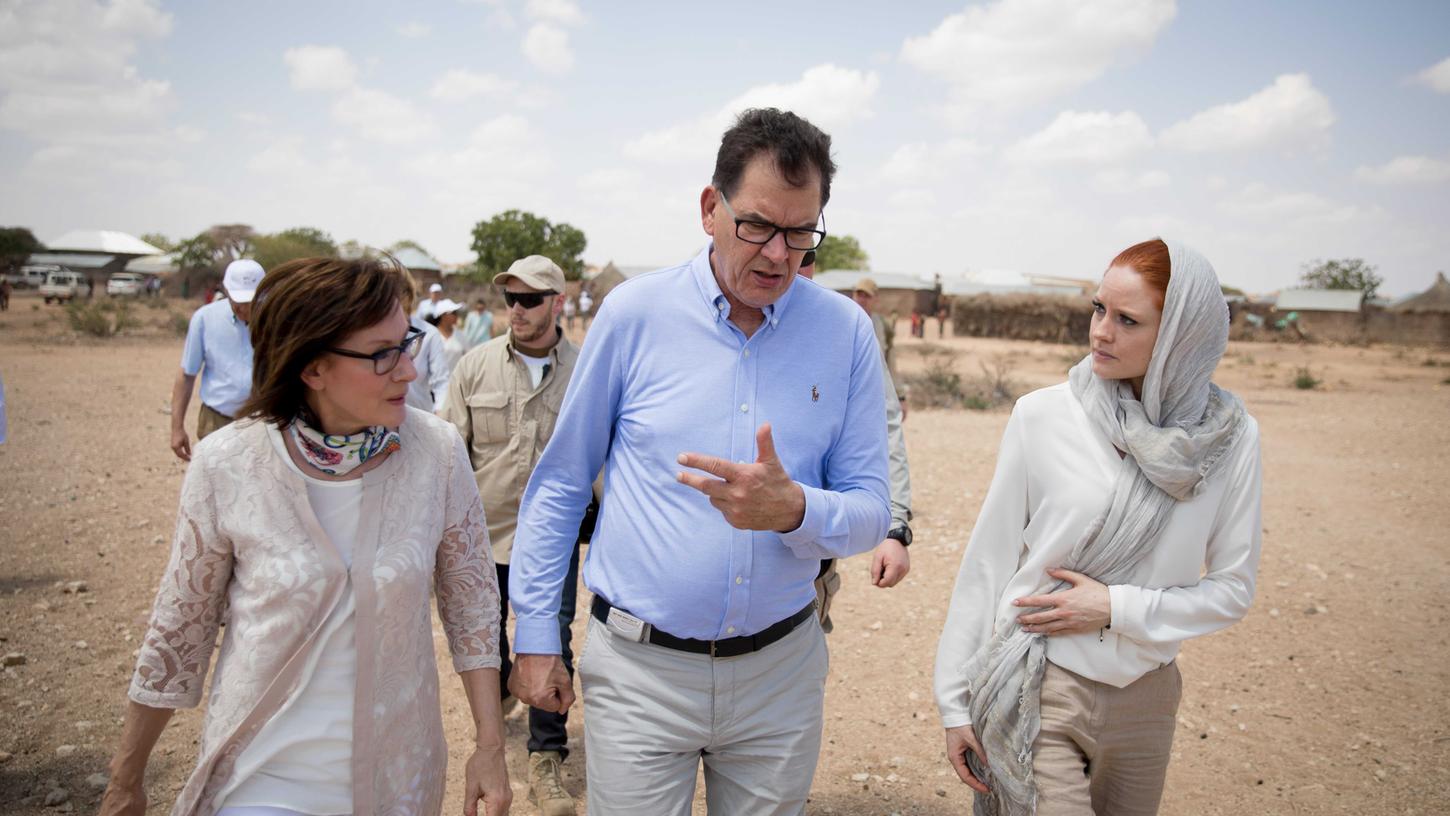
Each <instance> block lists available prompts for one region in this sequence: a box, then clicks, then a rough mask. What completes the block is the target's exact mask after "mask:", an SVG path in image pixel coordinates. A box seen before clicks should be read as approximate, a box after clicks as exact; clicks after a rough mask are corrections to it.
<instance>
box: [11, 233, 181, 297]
mask: <svg viewBox="0 0 1450 816" xmlns="http://www.w3.org/2000/svg"><path fill="white" fill-rule="evenodd" d="M46 247H47V250H46V251H45V252H36V253H34V254H32V255H31V256H30V257H29V258H27V259H26V261H25V263H26V264H27V265H29V266H59V267H62V268H65V269H69V270H71V271H73V272H79V273H81V274H82V275H84V276H85V277H86V279H87V280H89V281H91V282H92V283H94V284H96V285H97V286H101V287H104V286H105V285H106V279H107V278H109V277H110V276H111V275H112V274H114V273H116V272H121V271H123V270H125V268H126V265H127V263H128V262H130V261H131V260H133V259H135V258H140V257H144V256H147V255H163V254H165V253H164V251H163V250H161V249H160V248H159V247H155V246H152V245H151V244H148V243H146V242H145V241H143V240H141V239H140V238H137V237H136V236H134V235H129V234H127V233H124V232H116V231H114V230H71V231H70V232H67V233H66V234H64V235H62V236H60V237H59V238H56V239H55V240H53V241H47V242H46Z"/></svg>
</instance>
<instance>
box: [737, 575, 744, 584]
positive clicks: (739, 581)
mask: <svg viewBox="0 0 1450 816" xmlns="http://www.w3.org/2000/svg"><path fill="white" fill-rule="evenodd" d="M735 583H737V584H743V583H745V579H744V578H742V577H741V576H739V575H737V576H735Z"/></svg>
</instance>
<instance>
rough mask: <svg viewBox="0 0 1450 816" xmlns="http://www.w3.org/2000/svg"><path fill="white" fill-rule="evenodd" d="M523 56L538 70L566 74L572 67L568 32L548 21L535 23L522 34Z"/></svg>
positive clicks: (572, 56) (572, 57) (572, 59)
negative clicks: (527, 31)
mask: <svg viewBox="0 0 1450 816" xmlns="http://www.w3.org/2000/svg"><path fill="white" fill-rule="evenodd" d="M521 47H522V49H523V52H524V56H525V57H528V58H529V62H532V63H533V64H534V67H536V68H538V69H539V70H540V71H543V72H545V73H550V74H567V73H569V71H571V70H573V68H574V51H573V50H572V49H571V48H570V47H569V32H567V31H565V30H564V29H562V28H559V27H558V26H553V25H550V24H548V23H536V24H534V26H533V27H532V28H530V29H529V33H527V34H525V35H524V41H523V45H522V46H521Z"/></svg>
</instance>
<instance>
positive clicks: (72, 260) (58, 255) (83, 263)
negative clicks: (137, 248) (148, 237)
mask: <svg viewBox="0 0 1450 816" xmlns="http://www.w3.org/2000/svg"><path fill="white" fill-rule="evenodd" d="M148 246H149V244H148ZM114 260H116V256H115V255H78V254H74V253H69V252H37V253H35V254H34V255H31V256H30V257H29V258H28V259H26V261H25V262H26V263H28V264H55V265H56V266H64V267H68V268H70V269H100V268H101V267H103V266H105V265H106V264H108V263H110V262H111V261H114Z"/></svg>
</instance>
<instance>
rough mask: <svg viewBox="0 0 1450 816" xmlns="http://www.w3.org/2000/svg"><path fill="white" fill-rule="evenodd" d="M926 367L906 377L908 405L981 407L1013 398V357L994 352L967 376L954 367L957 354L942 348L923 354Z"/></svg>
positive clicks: (979, 409)
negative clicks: (978, 371)
mask: <svg viewBox="0 0 1450 816" xmlns="http://www.w3.org/2000/svg"><path fill="white" fill-rule="evenodd" d="M924 356H925V357H926V370H925V372H923V373H921V374H914V375H910V376H908V377H907V378H906V380H907V383H908V385H909V386H910V390H909V399H910V401H911V407H912V408H967V409H970V410H974V411H985V410H988V409H991V408H996V407H998V406H1000V405H1011V404H1012V403H1014V402H1016V401H1017V385H1016V383H1015V382H1013V380H1012V371H1013V369H1014V368H1015V367H1016V358H1015V357H1013V356H1012V355H1010V354H996V355H993V356H992V357H991V358H990V359H989V360H986V361H982V362H980V363H979V365H980V366H981V369H982V374H981V376H980V377H974V378H972V379H970V380H968V379H966V378H964V377H963V376H962V375H961V373H960V372H958V371H957V356H956V355H955V354H953V353H952V352H950V351H948V350H946V349H942V350H940V351H935V352H931V353H929V354H926V355H924Z"/></svg>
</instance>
